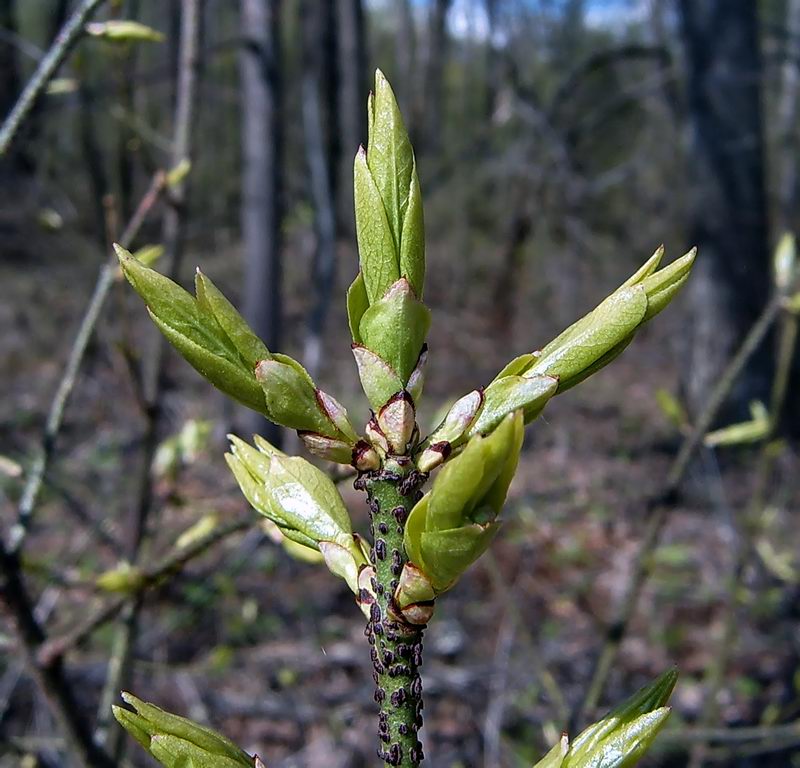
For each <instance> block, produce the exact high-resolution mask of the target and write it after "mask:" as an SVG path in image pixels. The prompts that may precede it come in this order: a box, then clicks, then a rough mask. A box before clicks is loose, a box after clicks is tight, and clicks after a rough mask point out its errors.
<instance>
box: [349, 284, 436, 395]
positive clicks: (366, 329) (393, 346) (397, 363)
mask: <svg viewBox="0 0 800 768" xmlns="http://www.w3.org/2000/svg"><path fill="white" fill-rule="evenodd" d="M430 322H431V313H430V310H429V309H428V308H427V307H426V306H425V305H424V304H423V303H422V302H420V301H418V300H417V298H416V297H415V296H414V292H413V290H412V288H411V286H410V285H409V283H408V281H407V280H406V279H405V278H401V279H400V280H398V281H397V282H396V283H394V284H393V285H392V286H391V288H390V289H389V290H388V291H387V293H386V295H384V296H383V297H382V298H381V299H380V300H379V301H377V302H375V303H373V304H372V305H371V306H370V308H369V309H368V310H367V311H366V312H365V313H364V316H363V317H362V318H361V328H360V330H361V336H362V338H363V340H364V346H365V347H367V348H368V349H370V350H371V351H372V352H374V353H375V354H376V355H379V356H380V357H381V358H382V359H383V360H385V361H386V362H387V363H388V364H389V365H390V366H391V368H392V369H393V370H394V371H396V373H397V375H398V376H399V377H400V380H401V381H402V382H403V383H405V382H407V381H408V379H409V377H410V376H411V373H412V372H413V370H414V368H415V366H416V364H417V360H418V359H419V356H420V353H421V352H422V346H423V344H424V343H425V337H426V336H427V334H428V328H429V327H430Z"/></svg>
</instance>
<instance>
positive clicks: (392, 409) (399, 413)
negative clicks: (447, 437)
mask: <svg viewBox="0 0 800 768" xmlns="http://www.w3.org/2000/svg"><path fill="white" fill-rule="evenodd" d="M377 420H378V425H379V426H380V428H381V432H383V434H384V435H385V436H386V439H387V440H388V441H389V446H390V448H391V449H392V452H393V453H395V454H397V455H403V454H404V453H405V451H406V447H407V446H408V443H409V442H410V440H411V438H412V436H413V434H414V427H415V425H416V412H415V408H414V400H413V399H412V397H411V395H410V394H409V393H408V392H407V391H406V390H401V391H400V392H398V393H396V394H395V395H392V397H390V398H389V401H388V402H387V403H386V405H384V406H383V407H382V408H381V409H380V411H378V415H377Z"/></svg>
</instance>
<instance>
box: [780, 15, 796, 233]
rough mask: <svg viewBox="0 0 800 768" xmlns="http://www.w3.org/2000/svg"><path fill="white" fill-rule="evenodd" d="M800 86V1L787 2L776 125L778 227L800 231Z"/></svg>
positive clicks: (781, 231) (781, 229)
mask: <svg viewBox="0 0 800 768" xmlns="http://www.w3.org/2000/svg"><path fill="white" fill-rule="evenodd" d="M799 85H800V0H788V2H787V5H786V51H785V53H784V59H783V64H782V66H781V86H780V93H779V94H778V108H777V112H778V114H777V119H776V123H777V125H776V128H777V134H778V142H779V144H778V157H777V160H778V169H779V174H780V175H779V179H778V184H779V186H778V211H777V221H776V230H777V234H778V236H779V237H780V235H781V234H782V233H783V232H784V231H785V230H794V231H796V230H797V226H798V224H800V221H798V217H797V212H796V211H795V203H796V201H797V149H798V147H797V127H796V123H797V97H798V86H799Z"/></svg>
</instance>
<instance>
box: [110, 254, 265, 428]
mask: <svg viewBox="0 0 800 768" xmlns="http://www.w3.org/2000/svg"><path fill="white" fill-rule="evenodd" d="M114 247H115V249H116V251H117V256H118V257H119V260H120V265H121V267H122V271H123V273H124V274H125V277H126V278H127V279H128V282H130V284H131V285H132V286H133V288H134V289H135V290H136V292H137V293H138V294H139V295H140V296H141V297H142V299H144V302H145V304H146V305H147V309H148V312H149V313H150V316H151V318H152V319H153V322H154V323H155V324H156V326H157V327H158V328H159V330H160V331H161V332H162V333H163V334H164V336H165V337H166V338H167V340H168V341H169V342H170V344H172V346H174V347H175V349H177V351H178V352H180V354H181V355H182V356H183V357H184V358H185V359H186V361H187V362H188V363H189V364H190V365H191V366H192V367H193V368H194V369H195V370H197V371H198V372H199V373H200V374H201V375H202V376H204V377H205V378H206V379H208V380H209V381H210V382H211V383H212V384H213V385H214V386H215V387H217V388H218V389H220V390H222V391H223V392H225V394H227V395H229V396H230V397H233V398H234V399H235V400H238V401H239V402H241V403H243V404H244V405H247V406H248V407H250V408H252V409H253V410H255V411H258V412H259V413H262V414H264V415H265V416H267V415H268V411H267V404H266V401H265V399H264V394H263V392H261V387H260V386H259V385H258V382H257V381H256V377H255V372H254V371H253V366H252V365H250V363H249V361H248V360H246V359H244V358H243V357H242V355H241V354H240V351H239V348H237V343H235V341H234V340H233V339H231V338H230V337H229V336H228V335H227V333H226V331H225V329H224V328H223V327H222V325H220V323H219V322H218V321H217V318H216V316H215V315H214V313H213V312H211V311H210V309H208V308H206V307H207V305H206V304H204V305H203V306H201V303H200V302H199V301H198V300H197V299H195V298H194V297H193V296H192V295H191V294H189V293H188V292H187V291H185V290H184V289H183V288H181V287H180V286H179V285H178V284H177V283H175V282H173V281H172V280H170V279H169V278H168V277H165V276H164V275H162V274H159V273H158V272H156V271H155V270H152V269H150V268H149V267H146V266H145V265H144V264H142V263H141V262H139V261H137V260H136V259H135V258H134V257H133V256H131V254H130V253H129V252H128V251H126V250H125V249H124V248H121V247H120V246H118V245H115V246H114ZM233 311H234V312H235V310H233ZM237 316H238V313H237ZM239 320H240V322H241V326H243V327H239V328H238V331H237V333H238V336H239V337H241V336H245V335H249V336H250V337H252V339H253V340H255V341H257V339H256V337H255V335H254V334H253V333H252V331H250V329H249V328H248V327H247V326H246V324H245V323H244V321H243V320H241V318H239ZM229 327H230V328H232V327H233V322H232V320H231V322H230V323H229ZM255 341H254V342H253V343H255ZM262 346H263V345H262ZM264 349H265V350H266V347H264ZM267 354H269V353H268V352H267Z"/></svg>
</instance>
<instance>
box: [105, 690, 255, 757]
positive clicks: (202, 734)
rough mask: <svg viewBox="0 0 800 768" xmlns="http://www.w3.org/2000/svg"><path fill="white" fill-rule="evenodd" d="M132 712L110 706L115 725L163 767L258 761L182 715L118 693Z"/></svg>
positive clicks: (217, 734) (223, 738)
mask: <svg viewBox="0 0 800 768" xmlns="http://www.w3.org/2000/svg"><path fill="white" fill-rule="evenodd" d="M122 699H123V701H124V702H125V703H126V704H128V705H129V706H131V707H132V708H133V710H134V711H131V710H130V709H125V708H124V707H118V706H115V707H114V708H113V711H114V717H115V718H116V719H117V721H118V722H119V724H120V725H121V726H122V727H123V728H124V729H125V730H126V731H128V733H130V735H131V736H133V738H134V739H136V741H138V742H139V743H140V744H141V745H142V746H143V747H144V748H145V749H146V750H147V751H148V752H149V753H150V754H151V755H152V756H153V757H154V758H155V759H156V760H158V762H159V763H161V765H163V766H165V768H187V766H193V768H206V767H210V766H214V768H254V766H256V765H258V764H259V763H260V761H259V760H258V758H257V757H251V756H250V755H248V754H247V753H246V752H245V751H244V750H242V749H239V747H237V746H236V745H235V744H234V743H233V742H232V741H231V740H230V739H227V738H225V737H224V736H223V735H221V734H219V733H217V732H216V731H212V730H211V729H210V728H206V727H205V726H203V725H199V724H197V723H195V722H192V721H191V720H188V719H187V718H185V717H179V716H178V715H173V714H170V713H169V712H165V711H164V710H163V709H160V708H159V707H156V706H155V705H153V704H148V703H147V702H144V701H141V700H140V699H137V698H136V697H135V696H133V695H131V694H130V693H123V694H122Z"/></svg>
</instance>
